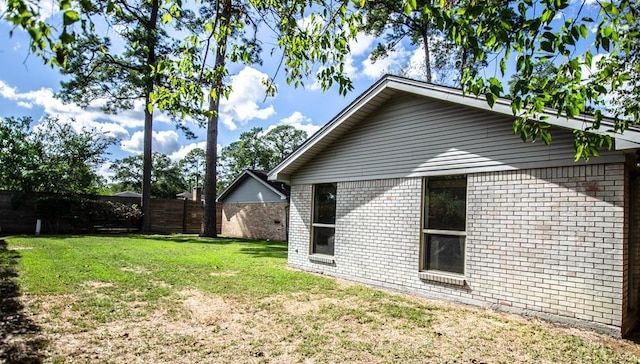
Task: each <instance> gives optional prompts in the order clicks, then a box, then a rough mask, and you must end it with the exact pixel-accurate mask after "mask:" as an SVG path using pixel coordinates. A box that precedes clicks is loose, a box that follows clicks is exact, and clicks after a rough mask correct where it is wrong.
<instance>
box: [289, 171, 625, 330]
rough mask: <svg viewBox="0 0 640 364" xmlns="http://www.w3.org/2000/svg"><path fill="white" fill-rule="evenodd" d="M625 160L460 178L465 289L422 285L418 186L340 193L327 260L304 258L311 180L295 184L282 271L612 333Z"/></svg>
mask: <svg viewBox="0 0 640 364" xmlns="http://www.w3.org/2000/svg"><path fill="white" fill-rule="evenodd" d="M624 175H625V168H624V165H623V164H611V165H589V166H584V165H582V166H572V167H562V168H543V169H530V170H520V171H509V172H491V173H478V174H471V175H468V215H467V217H468V224H467V225H468V226H467V243H466V272H465V280H466V284H465V285H464V286H453V285H448V284H444V283H435V282H431V281H425V280H421V279H420V278H419V276H418V269H419V252H420V239H421V231H420V229H421V216H422V213H421V209H422V207H421V205H422V203H421V202H422V179H421V178H407V179H389V180H377V181H361V182H344V183H338V186H337V207H336V208H337V220H336V243H335V256H334V260H335V263H333V264H326V263H318V262H313V261H310V260H309V236H310V232H309V226H310V218H311V191H312V188H311V187H312V186H310V185H294V186H292V195H291V196H292V197H291V226H290V242H289V253H290V254H289V264H290V265H292V266H294V267H298V268H301V269H306V270H310V271H318V272H323V273H326V274H330V275H335V276H339V277H343V278H347V279H352V280H357V281H361V282H364V283H368V284H372V285H376V286H382V287H387V288H392V289H397V290H401V291H406V292H410V293H414V294H418V295H422V296H426V297H431V298H445V299H451V300H456V301H461V302H466V303H472V304H478V305H490V306H494V307H497V308H501V309H505V310H510V311H515V312H521V313H525V312H526V313H530V314H535V315H538V316H541V317H544V318H549V319H553V320H557V321H567V322H572V323H578V324H581V325H583V326H589V327H593V328H597V329H599V330H601V331H607V332H609V333H612V334H616V335H620V328H621V326H622V319H623V315H622V308H623V300H624V297H625V292H623V273H624V269H625V264H624V259H623V246H624V242H625V241H626V238H627V236H626V230H625V227H624V222H623V221H624V214H625V211H624V203H625V188H624V182H625V178H624Z"/></svg>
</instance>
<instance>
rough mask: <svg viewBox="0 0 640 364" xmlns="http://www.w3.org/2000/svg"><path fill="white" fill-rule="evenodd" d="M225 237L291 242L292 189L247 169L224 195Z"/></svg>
mask: <svg viewBox="0 0 640 364" xmlns="http://www.w3.org/2000/svg"><path fill="white" fill-rule="evenodd" d="M216 202H217V203H218V204H220V205H221V206H222V227H221V235H222V236H228V237H235V238H245V239H265V240H266V239H269V240H276V241H286V240H287V229H288V217H289V186H288V185H287V184H285V183H281V182H272V181H268V180H267V174H266V173H265V172H262V171H257V170H249V169H247V170H244V171H243V172H242V173H241V174H240V176H238V178H236V179H235V180H234V181H233V182H232V183H231V184H230V185H229V186H228V187H227V188H226V189H225V190H224V191H222V193H220V195H219V196H218V198H217V200H216Z"/></svg>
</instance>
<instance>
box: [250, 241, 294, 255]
mask: <svg viewBox="0 0 640 364" xmlns="http://www.w3.org/2000/svg"><path fill="white" fill-rule="evenodd" d="M240 252H241V253H243V254H247V255H251V256H253V257H254V258H281V259H287V243H284V242H283V243H274V242H262V243H261V242H259V241H256V242H251V243H250V244H247V245H246V246H245V247H242V248H240Z"/></svg>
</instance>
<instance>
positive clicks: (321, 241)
mask: <svg viewBox="0 0 640 364" xmlns="http://www.w3.org/2000/svg"><path fill="white" fill-rule="evenodd" d="M335 224H336V184H335V183H323V184H318V185H315V186H314V188H313V223H312V239H313V240H312V249H311V252H312V253H313V254H326V255H333V242H334V237H335V230H336V225H335Z"/></svg>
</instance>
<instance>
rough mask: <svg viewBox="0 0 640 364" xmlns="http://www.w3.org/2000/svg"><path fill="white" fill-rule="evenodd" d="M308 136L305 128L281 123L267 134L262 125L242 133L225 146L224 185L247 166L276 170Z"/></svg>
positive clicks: (222, 165)
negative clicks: (300, 128) (301, 128)
mask: <svg viewBox="0 0 640 364" xmlns="http://www.w3.org/2000/svg"><path fill="white" fill-rule="evenodd" d="M306 138H307V133H306V132H305V131H304V130H299V129H296V128H294V127H293V126H291V125H279V126H277V127H275V128H273V129H271V130H269V131H268V132H266V133H264V132H263V130H262V128H253V129H251V130H250V131H247V132H243V133H241V134H240V138H239V139H238V140H237V141H235V142H233V143H231V144H229V145H227V146H226V147H224V148H222V153H221V155H220V159H221V162H222V163H221V167H222V181H223V183H222V185H223V186H227V185H229V183H231V182H232V181H233V180H235V179H236V178H237V177H238V176H239V175H240V173H242V171H244V170H245V169H257V170H262V171H269V170H271V169H273V168H274V167H275V166H277V165H278V164H279V163H280V162H282V161H283V160H284V159H285V158H286V157H287V156H288V155H289V154H290V153H291V152H293V151H294V150H295V149H296V148H298V146H299V145H300V144H302V142H304V140H305V139H306Z"/></svg>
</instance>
